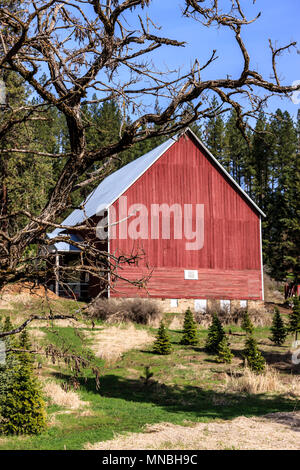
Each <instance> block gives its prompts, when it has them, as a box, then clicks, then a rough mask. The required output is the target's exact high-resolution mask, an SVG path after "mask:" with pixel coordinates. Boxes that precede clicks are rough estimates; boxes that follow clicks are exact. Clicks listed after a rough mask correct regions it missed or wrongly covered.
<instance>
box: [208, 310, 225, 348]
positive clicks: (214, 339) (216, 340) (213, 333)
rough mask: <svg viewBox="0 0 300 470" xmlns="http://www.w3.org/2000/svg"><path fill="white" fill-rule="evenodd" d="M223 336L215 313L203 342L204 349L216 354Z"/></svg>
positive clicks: (223, 333)
mask: <svg viewBox="0 0 300 470" xmlns="http://www.w3.org/2000/svg"><path fill="white" fill-rule="evenodd" d="M224 336H225V331H224V329H223V327H222V324H221V322H220V320H219V317H218V315H217V314H214V315H213V319H212V323H211V325H210V327H209V328H208V336H207V339H206V343H205V351H206V352H209V353H214V354H218V347H219V344H220V343H221V341H222V339H223V338H224Z"/></svg>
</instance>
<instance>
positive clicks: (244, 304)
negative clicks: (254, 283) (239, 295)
mask: <svg viewBox="0 0 300 470" xmlns="http://www.w3.org/2000/svg"><path fill="white" fill-rule="evenodd" d="M247 303H248V302H247V300H240V307H241V308H247Z"/></svg>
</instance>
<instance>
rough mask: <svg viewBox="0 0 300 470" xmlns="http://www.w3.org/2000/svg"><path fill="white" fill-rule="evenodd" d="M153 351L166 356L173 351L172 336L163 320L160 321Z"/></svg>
mask: <svg viewBox="0 0 300 470" xmlns="http://www.w3.org/2000/svg"><path fill="white" fill-rule="evenodd" d="M153 352H154V353H156V354H161V355H164V356H165V355H168V354H170V353H171V343H170V338H169V335H168V333H167V330H166V327H165V325H164V322H163V321H162V322H161V323H160V326H159V329H158V332H157V337H156V341H155V343H154V345H153Z"/></svg>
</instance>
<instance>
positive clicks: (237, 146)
mask: <svg viewBox="0 0 300 470" xmlns="http://www.w3.org/2000/svg"><path fill="white" fill-rule="evenodd" d="M250 137H251V136H250V135H249V139H250ZM225 153H226V155H225V156H224V157H223V162H221V163H223V164H224V166H225V167H226V169H227V170H228V171H229V173H230V175H231V176H232V177H233V178H234V179H235V180H236V181H237V182H238V184H239V185H240V186H242V187H244V188H245V189H246V190H248V183H249V181H250V176H249V161H250V150H249V146H248V144H247V142H246V139H245V137H244V136H243V135H242V133H241V131H240V129H238V127H237V116H236V112H235V110H232V111H231V114H230V116H229V118H228V120H227V121H226V124H225Z"/></svg>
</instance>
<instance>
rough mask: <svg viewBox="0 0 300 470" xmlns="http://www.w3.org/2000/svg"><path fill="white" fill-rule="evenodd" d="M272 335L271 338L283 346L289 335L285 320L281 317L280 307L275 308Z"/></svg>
mask: <svg viewBox="0 0 300 470" xmlns="http://www.w3.org/2000/svg"><path fill="white" fill-rule="evenodd" d="M271 333H272V335H271V337H270V340H271V341H272V342H273V343H275V344H276V345H277V346H282V345H283V343H284V342H285V339H286V337H287V329H286V327H285V325H284V322H283V320H282V318H281V315H280V312H279V308H278V307H275V308H274V316H273V322H272V327H271Z"/></svg>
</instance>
